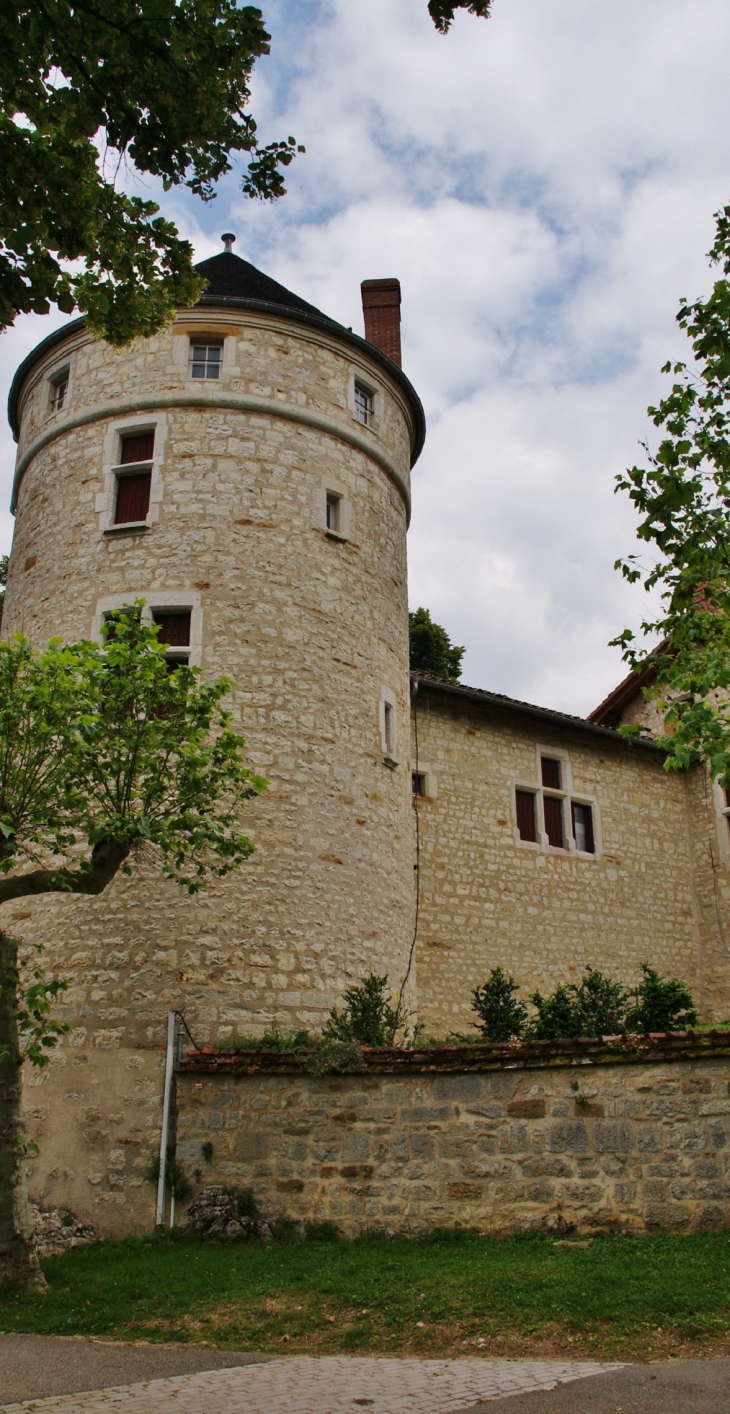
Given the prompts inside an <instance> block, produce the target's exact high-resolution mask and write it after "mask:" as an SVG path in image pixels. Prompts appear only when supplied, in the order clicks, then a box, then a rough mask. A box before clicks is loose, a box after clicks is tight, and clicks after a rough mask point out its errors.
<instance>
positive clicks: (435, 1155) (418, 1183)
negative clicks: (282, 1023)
mask: <svg viewBox="0 0 730 1414" xmlns="http://www.w3.org/2000/svg"><path fill="white" fill-rule="evenodd" d="M677 1041H678V1043H675V1046H674V1048H672V1047H671V1046H667V1047H665V1048H664V1047H662V1045H661V1044H658V1045H656V1044H655V1045H654V1047H653V1055H654V1058H653V1059H651V1058H650V1056H651V1054H652V1047H651V1046H648V1045H647V1046H644V1051H645V1053H646V1054H645V1056H644V1058H643V1059H642V1060H641V1061H639V1062H633V1063H628V1064H622V1063H611V1061H610V1060H605V1059H603V1058H599V1059H598V1063H597V1064H591V1063H590V1062H591V1060H592V1059H595V1056H594V1057H592V1052H594V1051H595V1050H596V1049H600V1048H598V1047H597V1046H596V1045H595V1043H594V1044H593V1045H591V1044H590V1043H585V1042H576V1043H572V1046H564V1047H560V1046H558V1047H550V1046H549V1045H548V1046H546V1045H544V1044H543V1046H542V1050H543V1052H544V1053H547V1054H544V1055H543V1057H542V1059H541V1058H540V1055H539V1054H538V1055H536V1056H535V1055H533V1058H532V1059H531V1060H529V1061H528V1065H529V1067H530V1068H516V1066H517V1067H519V1061H518V1058H517V1057H516V1056H515V1055H513V1056H512V1058H511V1059H510V1058H507V1059H502V1060H499V1059H497V1060H494V1059H490V1058H489V1055H488V1052H489V1050H490V1048H488V1047H483V1048H477V1054H476V1058H473V1059H472V1062H471V1064H472V1065H473V1067H474V1068H473V1069H472V1070H471V1071H470V1072H468V1071H466V1070H465V1069H463V1068H462V1069H461V1070H457V1069H456V1065H457V1064H459V1062H458V1060H457V1059H456V1058H455V1057H454V1056H453V1055H452V1056H451V1057H450V1058H449V1059H447V1060H446V1062H444V1061H441V1060H440V1059H439V1057H438V1055H435V1056H434V1057H433V1058H432V1060H431V1061H430V1063H429V1062H425V1061H424V1059H423V1054H424V1053H421V1056H420V1057H414V1058H413V1059H412V1060H410V1061H409V1060H408V1058H407V1057H403V1056H401V1061H404V1062H405V1063H403V1064H401V1065H400V1066H399V1065H398V1063H396V1064H394V1063H393V1061H392V1060H389V1058H388V1053H385V1056H384V1059H383V1060H382V1062H379V1060H378V1053H372V1054H371V1056H370V1058H369V1061H368V1071H367V1073H366V1074H364V1075H357V1076H342V1077H331V1078H325V1079H314V1078H312V1077H310V1076H308V1075H306V1074H304V1073H302V1072H301V1071H300V1073H299V1074H292V1073H289V1074H276V1073H274V1071H275V1067H276V1066H277V1061H276V1058H275V1057H273V1056H270V1057H268V1058H265V1059H263V1061H262V1062H260V1063H259V1065H260V1068H258V1069H257V1068H256V1061H255V1059H254V1058H253V1057H251V1058H250V1059H249V1065H250V1069H251V1071H252V1073H251V1074H247V1073H246V1062H245V1060H244V1059H243V1058H239V1059H238V1061H237V1062H234V1063H233V1065H230V1064H226V1063H225V1062H224V1063H223V1066H222V1067H221V1068H222V1072H223V1073H218V1074H216V1073H215V1071H214V1070H213V1066H212V1064H211V1060H210V1058H207V1057H201V1058H195V1057H193V1056H190V1057H189V1058H187V1059H186V1061H185V1062H184V1073H183V1074H181V1075H180V1076H179V1078H178V1096H179V1106H180V1117H179V1126H178V1155H179V1157H180V1158H181V1159H182V1160H183V1162H184V1163H185V1166H186V1168H187V1169H188V1171H189V1172H193V1171H195V1170H197V1173H198V1178H199V1180H200V1181H201V1182H202V1183H204V1184H207V1183H220V1184H229V1185H238V1186H250V1187H252V1188H253V1191H254V1193H255V1195H256V1197H257V1199H258V1201H259V1203H260V1205H261V1207H262V1210H263V1211H264V1213H265V1214H266V1215H267V1216H269V1217H273V1216H275V1215H277V1214H281V1213H285V1214H287V1215H288V1216H290V1217H292V1218H294V1219H299V1220H301V1219H307V1220H313V1221H317V1220H320V1221H321V1220H323V1219H328V1220H331V1221H334V1222H336V1223H337V1224H338V1225H339V1226H340V1228H341V1229H342V1231H343V1232H345V1233H348V1234H350V1235H354V1234H356V1233H358V1232H361V1231H363V1230H364V1229H367V1228H369V1227H370V1228H373V1227H375V1228H382V1227H390V1228H393V1229H394V1230H395V1231H398V1232H419V1231H422V1230H425V1229H429V1228H434V1227H452V1226H455V1225H457V1224H461V1225H462V1226H467V1227H474V1228H477V1229H480V1230H482V1231H505V1230H509V1229H514V1228H519V1227H524V1228H539V1227H543V1228H548V1229H550V1230H553V1231H564V1230H565V1229H566V1228H575V1229H576V1230H578V1231H582V1230H594V1229H599V1228H621V1229H646V1228H652V1227H663V1228H670V1229H676V1230H678V1231H683V1230H686V1229H689V1228H697V1227H727V1226H729V1225H730V1036H726V1037H725V1038H724V1039H723V1038H719V1040H717V1041H716V1043H715V1045H714V1047H713V1046H712V1045H709V1046H706V1049H705V1052H704V1054H703V1053H702V1048H701V1047H699V1046H697V1047H693V1046H692V1044H691V1043H686V1042H682V1041H681V1040H679V1038H677ZM532 1050H533V1052H539V1051H540V1047H533V1048H532ZM693 1050H694V1052H695V1054H694V1055H693V1054H692V1052H693ZM551 1051H552V1052H553V1054H552V1056H551V1054H550V1053H551ZM607 1051H610V1046H609V1047H604V1048H603V1052H604V1055H605V1053H606V1052H607ZM479 1052H481V1056H480V1055H479ZM556 1052H557V1062H556V1058H555V1053H556ZM713 1052H714V1053H713ZM462 1055H463V1052H462ZM566 1061H567V1062H568V1063H567V1064H566V1063H565V1062H566ZM461 1064H462V1066H463V1065H464V1061H463V1060H462V1061H461ZM450 1066H453V1067H454V1068H453V1069H452V1068H449V1067H450ZM280 1068H281V1069H285V1068H286V1067H284V1066H280ZM289 1069H290V1071H291V1070H292V1069H293V1067H289ZM211 1072H212V1073H211ZM267 1072H268V1073H267ZM389 1072H390V1073H389ZM204 1143H212V1145H213V1158H212V1162H211V1163H210V1164H208V1163H206V1162H205V1161H204V1160H203V1159H202V1158H201V1146H202V1145H203V1144H204Z"/></svg>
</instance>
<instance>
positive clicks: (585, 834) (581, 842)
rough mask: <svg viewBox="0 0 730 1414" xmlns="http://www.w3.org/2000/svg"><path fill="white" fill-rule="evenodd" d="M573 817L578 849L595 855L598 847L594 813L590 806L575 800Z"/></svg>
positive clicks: (574, 835)
mask: <svg viewBox="0 0 730 1414" xmlns="http://www.w3.org/2000/svg"><path fill="white" fill-rule="evenodd" d="M571 811H572V815H573V839H574V840H575V843H576V848H577V849H579V850H582V852H583V853H584V854H595V852H596V846H595V843H594V840H593V811H592V810H591V807H590V805H582V804H580V803H579V802H578V801H577V800H574V801H573V803H572V805H571Z"/></svg>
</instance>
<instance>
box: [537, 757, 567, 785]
mask: <svg viewBox="0 0 730 1414" xmlns="http://www.w3.org/2000/svg"><path fill="white" fill-rule="evenodd" d="M540 767H541V771H542V783H543V785H544V786H546V787H547V789H548V790H562V785H561V781H560V762H559V761H556V760H554V759H553V757H552V756H542V757H541V758H540Z"/></svg>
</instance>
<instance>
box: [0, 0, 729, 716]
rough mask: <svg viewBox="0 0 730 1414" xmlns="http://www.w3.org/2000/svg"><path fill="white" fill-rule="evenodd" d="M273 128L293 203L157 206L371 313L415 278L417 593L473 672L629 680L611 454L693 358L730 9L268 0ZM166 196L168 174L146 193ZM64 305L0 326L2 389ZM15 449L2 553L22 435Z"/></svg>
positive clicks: (190, 227)
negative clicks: (0, 331)
mask: <svg viewBox="0 0 730 1414" xmlns="http://www.w3.org/2000/svg"><path fill="white" fill-rule="evenodd" d="M263 9H264V14H265V16H266V19H267V22H268V26H269V29H270V31H271V33H272V54H271V56H270V58H268V59H266V60H265V61H263V62H262V63H261V64H260V65H259V67H258V70H257V73H256V78H255V86H254V105H253V108H254V112H255V113H256V116H257V119H258V121H259V128H260V131H261V135H262V137H263V138H264V139H265V140H269V139H270V138H272V137H280V136H286V135H288V134H289V133H290V132H291V133H293V134H295V136H296V137H297V139H298V140H299V141H300V142H303V143H305V145H306V148H307V153H306V156H304V157H300V158H298V159H297V162H296V164H295V166H294V167H293V168H290V169H289V177H288V187H289V194H288V196H287V197H285V198H284V199H283V201H280V202H279V203H277V204H275V205H274V206H262V205H257V204H254V203H252V202H250V201H248V200H246V199H244V198H243V196H242V195H241V194H240V191H239V190H238V188H237V182H236V180H235V179H234V178H231V179H229V180H227V181H226V182H224V183H223V184H222V185H221V188H220V191H219V195H218V197H217V199H216V201H214V202H213V203H212V204H211V205H210V206H207V207H206V206H203V205H202V203H200V202H199V201H197V200H194V199H192V198H190V199H188V198H181V197H180V195H179V194H173V196H172V197H171V196H166V197H161V200H162V202H163V205H164V209H165V211H166V213H168V214H170V215H172V216H173V217H174V219H176V220H177V222H178V225H179V226H180V228H181V229H182V230H183V231H184V232H185V233H186V234H187V235H188V236H189V237H190V238H191V239H192V240H193V242H194V245H195V248H196V252H197V253H198V255H199V256H200V257H201V258H202V257H204V256H206V255H210V254H213V253H215V252H216V251H217V250H219V249H220V243H219V239H218V237H219V234H220V232H221V231H224V230H228V229H231V230H234V231H236V232H237V235H238V241H237V245H236V251H237V253H238V254H240V255H245V256H246V257H247V258H249V259H251V260H253V261H254V263H255V264H257V265H259V266H261V267H262V268H263V269H265V270H266V271H268V273H270V274H272V275H274V276H275V277H276V278H277V279H279V280H281V281H283V283H285V284H287V285H289V286H290V287H291V288H292V289H294V290H296V291H297V292H298V293H299V294H301V295H303V296H304V297H305V298H306V299H308V300H310V301H311V302H312V303H314V304H316V305H318V306H319V307H320V308H321V309H323V310H324V311H326V313H328V314H330V315H332V316H334V317H335V318H337V319H340V320H341V321H342V322H343V323H344V324H348V325H352V327H353V328H354V329H355V330H358V331H360V330H362V314H361V310H360V305H359V285H360V281H361V280H362V279H366V278H372V277H378V276H389V275H397V276H399V277H400V280H401V284H402V289H403V341H404V367H405V370H406V372H407V373H408V374H409V376H410V378H411V379H412V381H413V382H414V383H415V386H416V388H417V389H418V391H419V393H420V395H421V397H422V399H423V402H424V404H425V407H426V414H427V418H428V428H429V431H428V438H427V443H426V449H425V452H424V454H423V456H422V457H421V460H420V463H419V464H418V467H417V468H416V471H415V475H414V515H413V522H412V526H411V531H410V598H411V604H412V606H413V607H416V606H417V605H419V604H425V605H427V606H428V607H429V608H430V609H431V611H432V613H433V614H434V616H435V617H436V618H437V619H438V620H439V622H441V623H443V624H444V625H445V626H446V627H447V628H448V630H449V632H450V634H451V636H452V638H453V639H454V640H455V641H456V642H457V643H463V644H465V645H466V648H467V652H466V656H465V662H464V680H465V681H467V682H469V683H472V684H474V685H476V686H480V687H487V688H490V689H492V690H494V691H498V692H506V693H509V694H511V695H513V696H517V697H521V698H525V699H527V700H530V701H534V702H539V703H543V704H545V705H548V706H554V707H558V708H562V709H564V710H567V711H572V712H586V711H590V709H591V708H592V707H593V706H595V705H596V703H597V702H598V701H599V700H600V698H601V697H602V696H604V695H605V693H606V692H607V691H608V690H609V689H610V688H611V687H612V686H613V685H614V683H615V682H616V681H618V679H619V678H620V677H621V676H623V672H624V668H623V665H622V664H621V662H620V658H619V656H618V654H617V653H616V651H615V650H613V649H609V648H608V647H607V646H606V645H607V640H608V639H609V638H610V637H612V636H613V635H614V633H616V632H617V631H618V630H619V629H621V628H623V627H624V625H625V624H627V623H632V624H636V623H638V621H639V619H640V617H641V615H642V613H643V612H644V610H645V607H646V606H645V596H644V595H643V593H642V592H641V591H640V590H630V589H628V588H627V587H626V586H624V585H623V583H622V581H621V580H620V578H619V576H618V575H617V574H616V573H615V572H614V571H613V569H612V565H613V561H614V560H615V559H616V557H617V556H618V555H621V554H624V553H626V552H629V551H630V550H631V549H632V547H633V526H634V518H633V512H632V510H631V508H630V506H629V505H628V503H626V502H625V500H624V499H623V498H619V497H615V496H614V494H613V481H614V476H615V474H616V473H617V472H620V471H621V470H622V469H623V468H624V467H625V466H627V465H630V464H632V463H633V462H634V461H636V460H637V458H638V457H639V456H640V455H641V451H640V448H639V445H638V444H639V442H640V441H641V440H642V439H644V438H648V439H649V441H650V443H651V442H652V440H654V441H655V439H656V433H655V430H654V429H653V428H652V427H651V425H650V423H649V422H648V420H647V418H646V411H645V410H646V406H647V404H648V403H649V402H653V401H656V400H657V399H658V398H659V397H660V396H661V393H662V388H663V379H662V377H661V375H660V373H659V369H660V367H661V365H662V364H663V363H664V362H665V360H666V359H667V358H669V357H682V356H683V355H684V353H685V341H684V337H683V336H682V335H681V333H680V332H679V331H678V330H677V329H676V326H675V323H674V316H675V313H676V309H677V305H678V300H679V297H680V296H684V295H687V296H690V297H692V296H695V295H697V294H700V293H704V292H706V291H707V290H708V289H709V286H710V281H711V275H710V272H709V268H708V265H707V261H706V254H705V253H706V251H707V250H708V249H709V247H710V245H711V243H712V236H713V219H712V217H713V213H714V211H715V210H716V209H717V208H718V207H719V206H720V205H721V204H722V203H724V202H725V201H730V140H729V139H728V132H730V85H729V84H728V82H727V64H728V55H729V54H730V7H729V6H728V4H727V0H640V3H637V0H612V3H611V4H610V5H608V4H607V3H606V0H602V3H599V0H494V14H493V17H492V19H490V20H489V21H486V22H485V21H483V20H477V19H475V18H473V17H471V16H468V15H463V14H462V15H459V17H458V18H457V20H456V23H455V25H454V27H453V29H452V31H451V33H450V34H449V35H448V36H447V37H441V36H439V35H438V34H437V33H436V31H435V30H434V28H433V26H432V24H431V22H430V20H429V18H428V14H427V9H426V0H367V3H366V4H364V3H362V0H264V4H263ZM146 190H147V191H148V192H150V191H151V192H152V193H154V187H152V188H150V187H149V186H148V187H147V188H146ZM62 322H63V320H62V319H61V318H60V317H58V316H55V317H54V316H49V317H48V318H46V319H41V318H37V317H28V318H26V319H23V320H21V321H19V322H18V324H17V325H16V327H15V328H14V329H12V330H11V331H9V332H8V333H6V334H5V335H4V336H3V337H2V339H0V379H1V380H2V383H3V386H4V387H5V388H7V386H8V385H9V382H10V379H11V377H12V373H13V370H14V368H15V366H16V365H17V363H18V362H19V361H20V359H21V358H22V357H23V356H24V355H25V354H26V353H27V352H28V350H29V349H30V348H32V346H33V345H34V344H35V343H36V342H37V341H38V340H39V339H40V338H42V337H43V336H44V335H45V334H46V333H48V332H49V331H50V330H51V328H54V327H56V325H57V324H60V323H62ZM1 435H2V439H3V440H2V444H1V445H0V481H1V483H2V484H1V485H0V551H2V550H3V549H6V548H8V547H9V545H10V540H11V537H12V519H11V517H10V515H9V514H8V512H7V509H6V507H7V503H8V499H9V492H10V482H11V476H12V464H13V459H14V449H13V443H12V439H11V437H10V435H9V433H8V432H6V431H3V432H2V434H1Z"/></svg>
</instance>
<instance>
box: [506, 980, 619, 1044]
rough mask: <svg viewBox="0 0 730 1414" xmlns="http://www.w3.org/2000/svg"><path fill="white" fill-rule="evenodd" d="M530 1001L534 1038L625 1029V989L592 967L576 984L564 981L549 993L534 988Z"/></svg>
mask: <svg viewBox="0 0 730 1414" xmlns="http://www.w3.org/2000/svg"><path fill="white" fill-rule="evenodd" d="M530 1001H531V1002H532V1004H533V1006H534V1007H535V1010H536V1013H537V1014H536V1016H535V1017H534V1019H533V1020H532V1021H531V1023H530V1028H529V1034H530V1038H531V1039H533V1040H536V1041H547V1040H551V1039H560V1038H568V1037H571V1036H618V1035H621V1033H622V1032H623V1031H624V1030H625V1016H626V1003H627V993H626V992H625V991H624V989H623V987H622V986H621V985H620V983H619V982H614V981H613V980H612V978H610V977H606V976H605V975H604V974H603V973H602V972H599V971H598V970H597V968H594V967H589V968H587V969H586V972H585V975H584V976H583V978H582V980H581V981H580V982H579V983H578V984H577V985H576V983H575V982H568V983H563V984H561V985H560V986H559V987H556V989H555V991H554V992H552V993H551V995H550V996H549V997H543V996H542V995H541V993H540V992H533V994H532V996H531V997H530Z"/></svg>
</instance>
